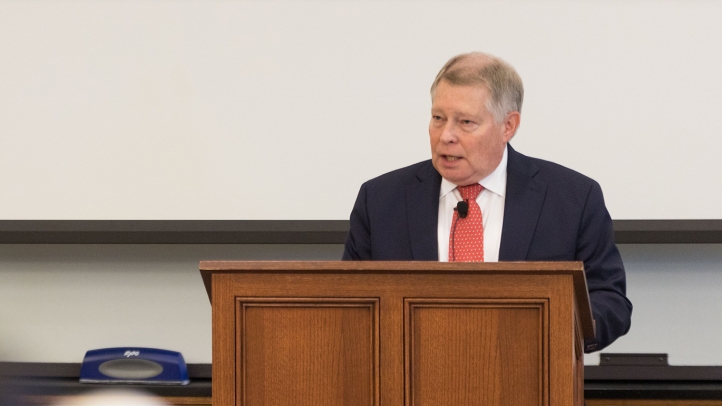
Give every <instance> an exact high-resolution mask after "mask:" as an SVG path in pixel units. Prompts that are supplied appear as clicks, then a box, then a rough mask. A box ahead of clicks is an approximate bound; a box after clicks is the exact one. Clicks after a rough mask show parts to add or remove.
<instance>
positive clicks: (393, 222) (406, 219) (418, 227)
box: [343, 160, 441, 261]
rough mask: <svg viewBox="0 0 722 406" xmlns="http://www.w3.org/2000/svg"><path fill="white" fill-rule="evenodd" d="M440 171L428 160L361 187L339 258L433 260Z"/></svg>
mask: <svg viewBox="0 0 722 406" xmlns="http://www.w3.org/2000/svg"><path fill="white" fill-rule="evenodd" d="M440 186H441V175H439V173H438V172H437V171H436V169H434V167H433V165H432V164H431V160H427V161H423V162H419V163H417V164H414V165H411V166H407V167H405V168H401V169H397V170H395V171H392V172H389V173H386V174H384V175H381V176H379V177H376V178H374V179H371V180H369V181H367V182H366V183H364V184H363V185H361V190H360V191H359V194H358V197H357V198H356V203H355V204H354V208H353V210H352V212H351V218H350V222H351V228H350V231H349V234H348V236H347V238H346V247H345V250H344V256H343V258H344V259H374V260H431V261H433V260H437V259H438V246H437V244H436V227H437V226H436V223H437V218H438V210H439V198H438V195H439V188H440Z"/></svg>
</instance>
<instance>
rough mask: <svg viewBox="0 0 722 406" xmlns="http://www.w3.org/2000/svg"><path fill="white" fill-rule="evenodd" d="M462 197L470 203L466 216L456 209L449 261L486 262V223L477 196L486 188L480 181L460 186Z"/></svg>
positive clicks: (450, 235)
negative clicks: (462, 215) (462, 216)
mask: <svg viewBox="0 0 722 406" xmlns="http://www.w3.org/2000/svg"><path fill="white" fill-rule="evenodd" d="M457 189H459V192H460V193H461V198H462V199H464V201H465V202H467V203H468V204H469V211H468V213H467V215H466V218H461V217H459V212H458V211H456V210H455V211H454V219H453V220H452V222H451V233H450V234H449V262H484V223H483V222H482V217H481V207H479V203H477V202H476V197H477V196H479V193H481V191H482V190H483V189H484V187H483V186H481V185H480V184H478V183H474V184H473V185H467V186H458V187H457Z"/></svg>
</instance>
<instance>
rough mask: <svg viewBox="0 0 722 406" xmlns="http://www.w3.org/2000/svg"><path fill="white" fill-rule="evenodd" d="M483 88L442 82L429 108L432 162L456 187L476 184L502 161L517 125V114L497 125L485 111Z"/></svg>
mask: <svg viewBox="0 0 722 406" xmlns="http://www.w3.org/2000/svg"><path fill="white" fill-rule="evenodd" d="M488 98H489V90H488V89H487V88H486V87H485V86H456V85H451V84H449V83H448V82H446V81H444V80H442V81H441V83H439V84H438V86H437V87H436V93H435V94H434V98H433V100H432V105H431V123H429V138H430V140H431V161H432V163H433V164H434V168H436V170H437V171H439V173H440V174H441V176H443V177H444V178H445V179H446V180H448V181H450V182H451V183H454V184H456V185H461V186H464V185H469V184H472V183H476V182H478V181H480V180H482V179H484V178H485V177H487V176H488V175H489V174H491V173H492V172H493V171H494V169H496V167H497V166H498V165H499V162H501V158H502V157H503V155H504V146H505V145H506V143H507V142H508V141H509V140H510V139H511V137H512V136H514V132H516V129H517V127H518V126H519V113H517V112H512V113H509V114H507V116H506V118H505V119H504V121H503V122H502V123H497V122H496V121H495V120H494V116H493V115H492V114H491V112H490V111H489V110H488V109H487V108H486V102H487V99H488Z"/></svg>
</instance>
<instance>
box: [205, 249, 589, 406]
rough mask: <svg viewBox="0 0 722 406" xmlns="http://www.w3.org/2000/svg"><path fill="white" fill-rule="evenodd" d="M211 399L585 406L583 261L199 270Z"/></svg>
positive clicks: (250, 265)
mask: <svg viewBox="0 0 722 406" xmlns="http://www.w3.org/2000/svg"><path fill="white" fill-rule="evenodd" d="M201 272H202V275H203V278H204V281H205V282H206V288H207V289H208V292H209V297H211V300H212V304H213V404H214V406H246V405H254V406H255V405H396V406H401V405H405V406H425V405H554V406H557V405H581V404H582V403H583V357H582V352H581V340H582V339H583V337H584V336H585V335H589V334H591V333H593V325H592V321H591V317H590V316H591V309H590V308H589V302H588V296H587V291H586V281H585V280H584V273H583V269H582V266H581V264H579V263H561V262H559V263H497V264H440V263H431V262H202V263H201Z"/></svg>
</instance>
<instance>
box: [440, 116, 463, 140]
mask: <svg viewBox="0 0 722 406" xmlns="http://www.w3.org/2000/svg"><path fill="white" fill-rule="evenodd" d="M456 130H457V129H456V126H455V125H454V123H453V122H452V121H448V122H447V123H446V125H445V126H444V128H443V130H441V141H442V142H444V143H455V142H457V141H458V140H459V139H458V138H457V136H456Z"/></svg>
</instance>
